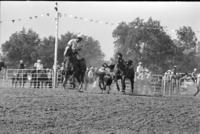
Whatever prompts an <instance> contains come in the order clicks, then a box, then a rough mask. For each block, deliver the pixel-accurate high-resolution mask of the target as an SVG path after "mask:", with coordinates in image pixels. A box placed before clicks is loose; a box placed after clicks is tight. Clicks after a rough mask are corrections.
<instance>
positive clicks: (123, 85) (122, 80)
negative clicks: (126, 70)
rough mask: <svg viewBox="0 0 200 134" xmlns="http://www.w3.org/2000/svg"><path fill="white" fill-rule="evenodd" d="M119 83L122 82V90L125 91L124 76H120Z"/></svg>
mask: <svg viewBox="0 0 200 134" xmlns="http://www.w3.org/2000/svg"><path fill="white" fill-rule="evenodd" d="M121 84H122V92H123V93H125V88H126V83H125V76H122V79H121Z"/></svg>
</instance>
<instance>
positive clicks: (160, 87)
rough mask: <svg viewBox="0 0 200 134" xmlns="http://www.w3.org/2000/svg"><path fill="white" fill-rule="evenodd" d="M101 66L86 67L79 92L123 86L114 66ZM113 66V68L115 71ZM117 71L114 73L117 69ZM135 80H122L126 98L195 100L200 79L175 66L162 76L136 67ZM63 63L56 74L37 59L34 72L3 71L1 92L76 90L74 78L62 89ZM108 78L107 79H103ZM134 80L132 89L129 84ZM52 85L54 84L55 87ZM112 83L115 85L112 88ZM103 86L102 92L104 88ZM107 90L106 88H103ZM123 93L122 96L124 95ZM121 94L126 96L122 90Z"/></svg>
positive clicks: (195, 73) (139, 65)
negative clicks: (186, 96)
mask: <svg viewBox="0 0 200 134" xmlns="http://www.w3.org/2000/svg"><path fill="white" fill-rule="evenodd" d="M110 66H112V65H107V64H106V63H104V64H103V65H102V67H93V66H90V67H87V68H86V70H85V74H84V80H83V83H82V84H83V85H81V86H82V87H78V88H80V89H79V92H84V91H87V88H88V86H90V87H89V88H99V90H101V91H102V93H103V91H104V90H105V91H106V93H109V91H110V90H117V89H119V91H120V88H119V87H121V86H122V84H121V83H120V86H119V84H118V82H117V81H118V80H120V78H119V79H118V78H117V77H118V74H117V73H116V71H115V68H116V66H115V65H113V69H112V68H110ZM114 66H115V67H114ZM20 67H22V68H23V67H24V64H23V60H20V64H19V68H20ZM116 70H117V69H116ZM132 71H133V72H129V73H133V74H134V76H133V77H131V78H129V77H126V79H125V87H126V88H127V91H128V94H130V93H133V94H134V93H135V94H139V95H159V96H172V95H187V94H190V95H192V93H193V95H194V96H196V95H197V94H198V92H199V79H200V75H199V74H197V72H196V71H197V69H196V68H195V69H194V71H193V72H191V73H190V74H185V73H178V72H176V66H174V68H173V69H172V70H167V71H166V72H165V73H164V74H163V75H161V74H152V73H151V71H150V70H148V69H147V68H144V67H143V66H142V62H139V63H138V66H137V68H136V69H133V70H132ZM64 72H65V70H64V63H62V65H60V66H59V65H57V68H56V73H54V70H53V69H49V68H43V65H42V63H41V60H40V59H38V60H37V62H36V63H35V64H34V68H33V69H25V68H24V69H9V68H8V69H7V68H5V69H4V68H3V67H2V71H1V88H27V89H29V88H63V89H65V90H68V89H73V88H77V86H79V85H78V84H80V83H79V82H78V81H77V80H76V79H75V78H74V77H70V78H69V79H68V81H67V82H66V84H67V85H63V81H64V79H65V73H64ZM105 78H108V79H105ZM116 78H117V79H116ZM130 79H133V83H132V84H133V87H131V81H130ZM54 82H55V83H54ZM115 82H117V83H116V84H117V85H115ZM104 85H105V88H104ZM106 87H108V88H106ZM123 91H124V92H123ZM122 92H123V93H125V89H124V90H123V86H122Z"/></svg>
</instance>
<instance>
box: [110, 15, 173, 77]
mask: <svg viewBox="0 0 200 134" xmlns="http://www.w3.org/2000/svg"><path fill="white" fill-rule="evenodd" d="M113 37H114V38H115V39H116V40H115V42H114V44H115V54H116V53H117V52H121V53H122V54H123V55H124V58H125V59H132V60H133V61H134V64H135V65H136V64H137V63H138V61H143V62H144V63H145V64H146V66H148V68H149V69H150V70H152V71H153V72H154V73H161V72H164V71H166V70H167V69H168V68H169V67H170V64H172V60H171V59H172V57H173V56H174V54H175V47H176V46H175V45H174V44H173V41H172V40H171V39H170V37H169V36H168V35H167V34H166V32H165V31H164V29H163V27H162V26H161V25H160V22H159V21H156V20H153V19H152V18H149V19H148V21H147V22H144V20H143V19H140V18H136V19H135V20H134V21H132V22H130V23H129V24H126V23H125V22H122V23H120V24H119V25H118V27H117V28H116V29H115V30H114V31H113Z"/></svg>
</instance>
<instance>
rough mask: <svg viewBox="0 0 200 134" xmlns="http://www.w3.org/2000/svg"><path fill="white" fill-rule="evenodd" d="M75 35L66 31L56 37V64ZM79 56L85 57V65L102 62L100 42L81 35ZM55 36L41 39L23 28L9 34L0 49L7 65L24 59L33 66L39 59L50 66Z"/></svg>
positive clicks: (61, 58) (97, 64)
mask: <svg viewBox="0 0 200 134" xmlns="http://www.w3.org/2000/svg"><path fill="white" fill-rule="evenodd" d="M76 36H77V35H75V34H73V33H70V32H68V33H66V34H64V35H61V38H60V39H58V57H57V59H58V64H60V63H61V62H63V58H64V56H63V53H64V49H65V47H66V45H67V42H68V41H69V40H70V39H72V38H75V37H76ZM83 38H84V39H83V42H82V46H83V47H82V50H81V51H80V55H81V57H84V58H85V59H86V62H87V65H93V66H99V65H101V64H102V62H103V58H104V54H103V52H102V51H101V47H100V44H99V42H98V41H97V40H94V39H93V38H92V37H87V36H84V37H83ZM54 46H55V38H54V37H53V36H49V37H45V38H43V39H42V40H41V39H40V38H39V35H38V34H37V33H36V32H34V31H32V30H31V29H29V30H28V31H26V30H25V29H24V28H23V29H22V31H20V32H16V33H14V34H12V35H11V36H10V39H9V40H8V41H6V42H5V43H4V44H2V50H3V53H4V55H6V58H7V61H8V62H9V66H12V67H14V68H16V67H17V65H18V62H19V60H21V59H22V60H24V62H25V64H26V65H27V66H28V67H33V64H34V63H35V62H36V61H37V59H41V60H42V63H43V64H44V67H48V68H52V66H53V63H54Z"/></svg>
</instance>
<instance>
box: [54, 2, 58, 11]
mask: <svg viewBox="0 0 200 134" xmlns="http://www.w3.org/2000/svg"><path fill="white" fill-rule="evenodd" d="M57 5H58V3H57V2H56V5H55V7H54V9H55V10H56V11H58V7H57Z"/></svg>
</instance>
